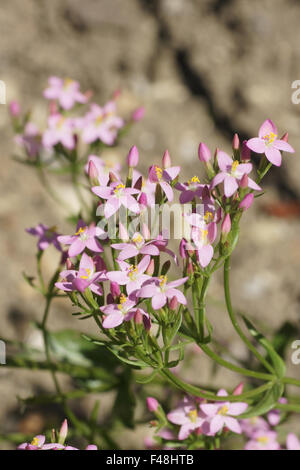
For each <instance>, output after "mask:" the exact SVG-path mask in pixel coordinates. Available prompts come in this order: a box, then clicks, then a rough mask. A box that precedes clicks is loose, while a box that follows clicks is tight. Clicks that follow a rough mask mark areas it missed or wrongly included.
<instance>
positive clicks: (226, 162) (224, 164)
mask: <svg viewBox="0 0 300 470" xmlns="http://www.w3.org/2000/svg"><path fill="white" fill-rule="evenodd" d="M217 159H218V165H219V168H220V170H221V171H225V172H226V171H228V169H230V168H231V166H232V163H233V162H232V158H230V156H229V155H228V154H227V153H226V152H223V151H222V150H219V152H218V155H217ZM228 167H229V168H228Z"/></svg>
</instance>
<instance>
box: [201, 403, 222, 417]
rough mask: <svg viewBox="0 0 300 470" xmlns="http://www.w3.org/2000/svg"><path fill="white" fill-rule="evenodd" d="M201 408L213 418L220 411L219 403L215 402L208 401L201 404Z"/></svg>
mask: <svg viewBox="0 0 300 470" xmlns="http://www.w3.org/2000/svg"><path fill="white" fill-rule="evenodd" d="M200 409H201V410H202V411H203V413H205V414H206V416H208V417H209V418H211V417H213V416H215V415H216V414H217V413H218V409H219V405H215V404H214V403H207V404H204V405H200Z"/></svg>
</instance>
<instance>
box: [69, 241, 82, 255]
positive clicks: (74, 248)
mask: <svg viewBox="0 0 300 470" xmlns="http://www.w3.org/2000/svg"><path fill="white" fill-rule="evenodd" d="M84 249H85V244H84V243H83V242H82V241H81V240H80V239H79V238H77V240H75V242H73V243H72V245H71V246H70V248H69V251H68V253H69V256H70V257H71V258H72V257H73V256H77V255H79V254H80V253H82V252H83V250H84Z"/></svg>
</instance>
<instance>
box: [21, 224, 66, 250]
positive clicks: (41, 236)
mask: <svg viewBox="0 0 300 470" xmlns="http://www.w3.org/2000/svg"><path fill="white" fill-rule="evenodd" d="M26 232H27V233H30V235H34V236H36V237H38V243H37V246H38V249H39V250H46V248H48V246H49V245H54V246H55V248H56V249H57V250H58V251H61V246H60V244H59V242H58V238H59V235H58V233H57V232H56V227H47V225H44V224H38V225H37V226H36V227H32V228H27V229H26Z"/></svg>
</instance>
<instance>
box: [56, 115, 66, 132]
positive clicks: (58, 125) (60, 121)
mask: <svg viewBox="0 0 300 470" xmlns="http://www.w3.org/2000/svg"><path fill="white" fill-rule="evenodd" d="M64 122H65V118H64V117H61V118H60V119H59V121H58V122H57V127H58V129H61V128H62V126H63V125H64Z"/></svg>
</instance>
